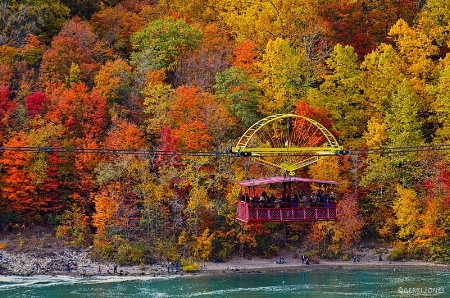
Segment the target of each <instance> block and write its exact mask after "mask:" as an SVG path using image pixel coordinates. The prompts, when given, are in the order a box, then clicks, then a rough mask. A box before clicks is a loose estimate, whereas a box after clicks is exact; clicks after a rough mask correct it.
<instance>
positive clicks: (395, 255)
mask: <svg viewBox="0 0 450 298" xmlns="http://www.w3.org/2000/svg"><path fill="white" fill-rule="evenodd" d="M406 257H407V254H406V251H405V248H404V247H403V246H399V247H395V248H394V249H392V250H391V253H390V254H389V256H388V260H389V261H399V260H403V259H405V258H406Z"/></svg>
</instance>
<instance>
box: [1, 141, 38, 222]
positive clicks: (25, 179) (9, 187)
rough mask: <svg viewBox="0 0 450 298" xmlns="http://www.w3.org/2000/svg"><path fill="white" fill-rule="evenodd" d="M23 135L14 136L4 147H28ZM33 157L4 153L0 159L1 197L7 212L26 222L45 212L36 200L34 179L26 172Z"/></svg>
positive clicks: (11, 152)
mask: <svg viewBox="0 0 450 298" xmlns="http://www.w3.org/2000/svg"><path fill="white" fill-rule="evenodd" d="M28 145H29V144H28V142H27V139H26V136H25V134H24V133H19V134H16V135H15V136H14V137H13V138H11V140H9V142H7V143H6V144H5V146H11V147H15V146H17V147H23V146H28ZM32 159H33V155H32V153H30V152H15V151H5V152H3V154H2V156H1V158H0V164H1V165H2V166H3V175H2V176H1V177H0V184H1V185H2V188H1V197H3V198H4V199H5V201H6V202H5V203H6V206H5V207H6V208H7V210H9V211H11V212H14V213H17V214H18V215H19V216H23V217H24V218H26V219H27V220H31V219H32V218H36V217H37V218H38V215H39V213H40V212H43V211H44V210H46V207H47V206H46V204H45V202H43V201H40V200H38V197H37V193H36V186H35V177H34V176H33V175H32V174H30V173H28V172H27V166H28V165H29V164H30V163H31V160H32Z"/></svg>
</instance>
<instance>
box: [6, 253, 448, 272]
mask: <svg viewBox="0 0 450 298" xmlns="http://www.w3.org/2000/svg"><path fill="white" fill-rule="evenodd" d="M0 253H1V259H0V274H1V275H11V276H12V275H18V276H33V275H69V276H87V277H91V276H102V277H109V276H110V277H113V276H124V277H127V276H129V277H131V276H133V277H136V276H148V277H168V276H175V275H185V274H186V273H185V272H183V271H182V270H179V271H177V270H176V269H175V268H172V266H171V267H170V268H167V264H154V265H141V266H117V268H116V269H117V270H116V271H115V272H114V265H115V264H114V263H112V262H111V263H105V262H96V261H95V260H91V259H90V258H89V251H88V250H84V251H75V250H71V249H68V248H64V249H60V250H57V251H50V252H49V251H42V250H37V251H34V252H33V251H26V252H23V251H22V252H14V251H5V250H0ZM379 257H380V255H379V254H375V253H372V252H371V251H370V250H362V251H359V252H358V258H357V259H351V260H348V261H342V260H332V261H330V260H323V259H320V260H316V261H315V262H310V264H309V265H306V264H305V263H302V262H301V260H300V259H298V258H297V257H296V255H294V254H291V253H286V254H285V255H284V256H283V259H284V263H282V264H280V262H279V261H280V257H279V256H278V257H273V258H257V257H254V258H251V259H247V258H241V257H234V258H231V259H230V260H228V261H227V262H201V263H199V270H198V271H196V272H191V273H188V274H189V275H202V274H207V275H220V274H236V273H265V272H276V271H279V272H281V271H302V270H346V269H392V270H396V269H400V268H414V269H430V270H432V269H440V270H442V269H450V266H449V265H445V264H437V263H430V262H422V261H399V262H390V261H388V260H387V258H386V257H387V255H382V260H381V261H380V260H379ZM68 266H69V267H68Z"/></svg>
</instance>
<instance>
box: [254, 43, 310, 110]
mask: <svg viewBox="0 0 450 298" xmlns="http://www.w3.org/2000/svg"><path fill="white" fill-rule="evenodd" d="M258 65H259V67H260V69H261V75H262V78H261V81H260V82H259V86H260V88H261V89H262V91H263V93H264V97H263V98H262V100H261V101H260V102H259V103H258V110H259V112H260V113H261V114H263V115H272V114H276V113H283V112H284V113H287V112H290V111H292V110H293V107H294V103H295V101H296V100H297V98H298V97H299V96H301V95H304V92H305V90H304V89H303V88H302V87H303V85H304V82H303V79H302V78H305V77H306V76H305V73H304V68H303V67H302V65H303V60H302V56H301V54H300V53H297V51H296V50H295V49H294V48H292V47H291V46H290V44H289V42H288V41H287V40H285V39H282V38H277V39H275V40H273V41H272V40H271V41H269V42H268V43H267V47H266V52H265V54H264V55H263V58H262V61H261V63H259V64H258Z"/></svg>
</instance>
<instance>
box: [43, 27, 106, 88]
mask: <svg viewBox="0 0 450 298" xmlns="http://www.w3.org/2000/svg"><path fill="white" fill-rule="evenodd" d="M109 57H110V52H109V51H108V50H107V48H106V46H105V45H104V44H103V43H102V42H101V41H100V40H99V38H98V37H97V35H96V34H95V33H94V31H93V29H92V27H91V26H90V25H89V23H87V22H84V21H81V20H80V19H78V18H74V19H72V20H70V21H68V22H66V23H65V24H64V26H63V28H62V30H61V32H60V33H59V34H58V35H57V36H55V37H54V38H53V40H52V43H51V47H50V48H49V49H48V50H47V51H45V53H44V55H43V57H42V64H41V69H40V71H41V81H42V82H44V83H47V84H48V83H55V82H57V81H65V78H66V76H68V74H69V70H70V67H71V65H72V63H75V64H77V65H78V66H79V67H80V70H81V80H82V81H83V82H86V83H88V84H92V81H93V79H94V76H95V74H96V72H97V71H98V67H99V63H101V62H102V61H103V60H105V59H107V58H109Z"/></svg>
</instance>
